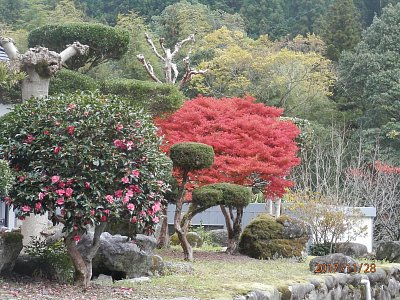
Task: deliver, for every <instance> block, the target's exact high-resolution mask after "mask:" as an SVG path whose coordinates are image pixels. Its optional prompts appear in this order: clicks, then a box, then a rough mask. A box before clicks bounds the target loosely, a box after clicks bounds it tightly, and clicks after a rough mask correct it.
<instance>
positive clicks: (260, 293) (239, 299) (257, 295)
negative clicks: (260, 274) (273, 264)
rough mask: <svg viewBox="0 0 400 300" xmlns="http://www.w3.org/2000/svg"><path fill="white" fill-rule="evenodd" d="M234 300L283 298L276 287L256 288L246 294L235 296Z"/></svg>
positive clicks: (273, 299)
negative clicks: (266, 289)
mask: <svg viewBox="0 0 400 300" xmlns="http://www.w3.org/2000/svg"><path fill="white" fill-rule="evenodd" d="M233 299H234V300H279V299H281V297H280V295H279V291H278V290H277V289H275V288H273V289H271V290H270V291H264V290H254V291H251V292H249V293H247V294H246V295H245V296H235V297H234V298H233Z"/></svg>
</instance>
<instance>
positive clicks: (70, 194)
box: [65, 188, 74, 197]
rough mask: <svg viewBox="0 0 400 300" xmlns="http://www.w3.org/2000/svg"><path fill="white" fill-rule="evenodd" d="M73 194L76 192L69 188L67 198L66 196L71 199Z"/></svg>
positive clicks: (66, 191)
mask: <svg viewBox="0 0 400 300" xmlns="http://www.w3.org/2000/svg"><path fill="white" fill-rule="evenodd" d="M73 192H74V190H73V189H71V188H67V189H66V190H65V196H66V197H71V196H72V193H73Z"/></svg>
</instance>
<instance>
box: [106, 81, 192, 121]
mask: <svg viewBox="0 0 400 300" xmlns="http://www.w3.org/2000/svg"><path fill="white" fill-rule="evenodd" d="M100 90H101V92H102V93H104V94H112V95H118V96H121V97H124V98H125V99H126V100H127V101H129V102H130V103H131V105H140V106H142V107H144V108H145V109H146V110H147V111H148V112H149V113H151V114H152V115H153V116H161V115H163V114H165V113H172V112H174V111H176V110H178V109H179V108H180V107H181V106H182V104H183V100H184V97H185V96H184V95H183V93H182V92H181V91H179V89H178V88H177V87H176V86H175V85H172V84H160V83H156V82H150V81H140V80H135V79H126V78H118V79H110V80H107V81H105V82H103V83H102V84H101V87H100Z"/></svg>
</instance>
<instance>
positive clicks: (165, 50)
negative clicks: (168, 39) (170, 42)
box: [159, 38, 167, 54]
mask: <svg viewBox="0 0 400 300" xmlns="http://www.w3.org/2000/svg"><path fill="white" fill-rule="evenodd" d="M159 42H160V46H161V49H162V50H163V52H164V54H167V49H166V48H165V45H164V42H165V39H164V38H160V40H159Z"/></svg>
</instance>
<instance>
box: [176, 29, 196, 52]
mask: <svg viewBox="0 0 400 300" xmlns="http://www.w3.org/2000/svg"><path fill="white" fill-rule="evenodd" d="M190 41H193V42H194V34H191V35H189V36H188V37H187V38H186V39H184V40H182V41H180V42H178V43H176V44H175V49H174V52H172V57H174V56H175V55H176V54H177V53H178V52H179V50H180V49H181V48H182V46H183V44H185V43H187V42H190Z"/></svg>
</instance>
